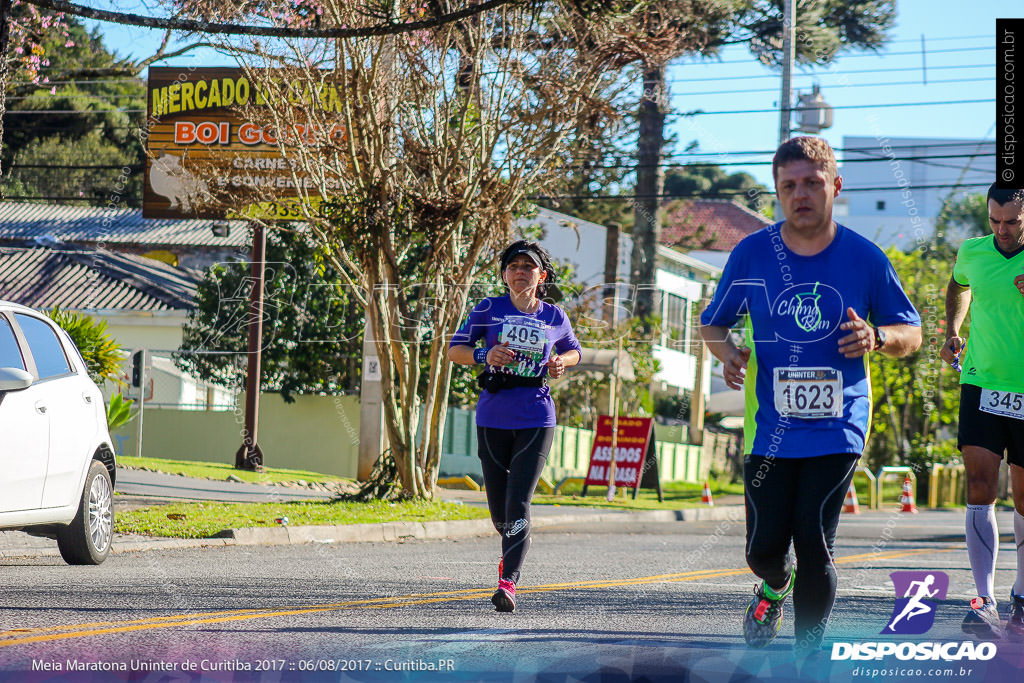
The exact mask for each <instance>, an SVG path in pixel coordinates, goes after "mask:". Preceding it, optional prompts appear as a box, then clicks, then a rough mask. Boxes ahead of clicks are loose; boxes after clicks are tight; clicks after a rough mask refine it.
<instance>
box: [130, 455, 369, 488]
mask: <svg viewBox="0 0 1024 683" xmlns="http://www.w3.org/2000/svg"><path fill="white" fill-rule="evenodd" d="M117 464H118V465H121V466H124V467H134V468H136V469H141V468H145V469H148V470H152V471H154V472H163V473H164V474H181V475H184V476H186V477H195V478H196V479H216V480H219V481H224V480H225V479H227V478H228V476H230V475H234V476H236V477H238V478H239V479H241V480H242V481H244V482H248V483H250V484H276V483H278V482H284V481H298V480H300V479H301V480H303V481H307V482H331V481H352V480H351V479H345V478H344V477H337V476H334V475H332V474H321V473H319V472H307V471H305V470H287V469H282V468H279V467H267V468H265V469H264V470H263V471H262V472H250V471H249V470H239V469H235V466H234V465H228V464H225V463H216V462H198V461H191V460H164V459H163V458H133V457H129V456H122V457H120V458H118V459H117Z"/></svg>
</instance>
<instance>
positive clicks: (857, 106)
mask: <svg viewBox="0 0 1024 683" xmlns="http://www.w3.org/2000/svg"><path fill="white" fill-rule="evenodd" d="M991 102H995V99H994V98H993V99H987V100H939V101H935V102H882V103H879V104H846V105H836V106H833V107H832V109H881V108H883V107H884V108H888V107H928V106H938V105H948V104H987V103H991ZM778 111H779V110H778V109H777V108H773V109H723V110H720V111H700V110H698V111H692V112H686V113H678V112H676V113H670V114H667V116H672V117H678V116H687V117H689V116H724V115H726V114H769V113H776V112H778ZM790 111H794V112H798V111H817V107H793V108H792V109H791V110H790ZM115 112H120V113H122V114H145V113H146V110H145V109H107V110H98V111H97V110H75V109H14V110H8V111H7V112H6V113H8V114H82V115H100V114H111V113H115Z"/></svg>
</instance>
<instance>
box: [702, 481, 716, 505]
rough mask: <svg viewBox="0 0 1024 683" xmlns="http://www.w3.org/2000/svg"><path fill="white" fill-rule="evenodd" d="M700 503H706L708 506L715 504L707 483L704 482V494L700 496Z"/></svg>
mask: <svg viewBox="0 0 1024 683" xmlns="http://www.w3.org/2000/svg"><path fill="white" fill-rule="evenodd" d="M700 502H702V503H706V504H708V505H714V504H715V501H714V499H713V498H712V497H711V487H710V486H708V482H707V481H705V482H704V493H702V494H700Z"/></svg>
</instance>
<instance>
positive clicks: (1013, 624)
mask: <svg viewBox="0 0 1024 683" xmlns="http://www.w3.org/2000/svg"><path fill="white" fill-rule="evenodd" d="M1006 637H1007V638H1008V639H1010V640H1016V641H1021V640H1024V595H1017V594H1015V593H1014V592H1013V589H1011V590H1010V618H1009V619H1007V620H1006Z"/></svg>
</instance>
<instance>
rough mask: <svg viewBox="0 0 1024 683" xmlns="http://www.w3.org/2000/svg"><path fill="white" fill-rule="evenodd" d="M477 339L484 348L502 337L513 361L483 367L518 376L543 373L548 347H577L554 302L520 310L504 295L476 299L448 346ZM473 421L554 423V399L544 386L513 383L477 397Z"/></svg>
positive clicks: (504, 425)
mask: <svg viewBox="0 0 1024 683" xmlns="http://www.w3.org/2000/svg"><path fill="white" fill-rule="evenodd" d="M481 339H483V340H484V348H488V349H489V348H491V347H492V346H496V345H498V344H500V343H502V342H503V341H506V340H508V342H509V348H510V349H512V350H513V351H515V353H516V359H515V361H514V362H513V363H511V364H509V365H506V366H505V367H503V368H495V367H492V366H487V371H488V372H507V373H511V374H515V375H519V376H521V377H543V376H545V375H547V373H548V369H547V362H548V359H549V358H550V357H551V350H552V348H553V349H554V351H555V353H557V354H563V353H565V352H567V351H570V350H572V349H576V350H577V351H579V350H580V343H579V341H578V340H577V339H576V335H575V334H574V333H573V331H572V326H571V325H570V324H569V318H568V317H567V316H566V315H565V311H563V310H562V309H561V308H560V307H558V306H555V305H554V304H549V303H545V302H543V301H542V302H541V304H540V308H539V309H537V312H536V313H523V312H522V311H520V310H519V309H518V308H516V307H515V305H514V304H513V303H512V299H510V298H509V297H508V295H505V296H494V297H488V298H486V299H484V300H483V301H481V302H480V303H478V304H477V305H476V307H475V308H474V309H473V310H472V311H471V312H470V314H469V317H468V318H467V319H466V322H464V323H463V324H462V327H460V328H459V331H458V332H456V333H455V336H453V337H452V341H451V343H450V344H449V345H448V346H449V348H450V347H452V346H459V345H462V346H476V343H477V342H478V341H479V340H481ZM476 423H477V425H479V426H481V427H494V428H497V429H526V428H530V427H554V426H555V402H554V401H553V400H552V399H551V392H550V391H549V389H548V387H547V386H541V387H513V388H509V389H502V390H501V391H499V392H498V393H491V392H490V391H486V390H484V391H481V392H480V400H479V401H478V402H477V407H476Z"/></svg>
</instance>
